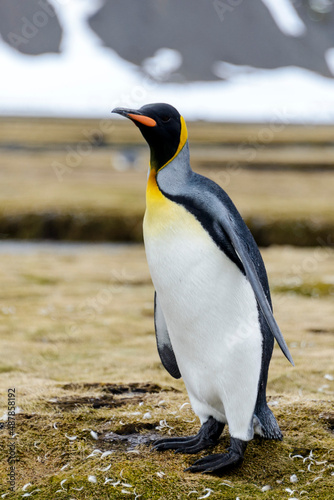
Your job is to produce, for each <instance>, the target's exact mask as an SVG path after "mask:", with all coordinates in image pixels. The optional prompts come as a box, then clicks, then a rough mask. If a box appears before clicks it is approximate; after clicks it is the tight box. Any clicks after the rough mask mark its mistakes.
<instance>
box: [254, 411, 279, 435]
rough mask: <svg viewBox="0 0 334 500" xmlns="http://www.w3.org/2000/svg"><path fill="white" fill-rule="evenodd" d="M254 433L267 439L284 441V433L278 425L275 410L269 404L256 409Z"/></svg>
mask: <svg viewBox="0 0 334 500" xmlns="http://www.w3.org/2000/svg"><path fill="white" fill-rule="evenodd" d="M253 424H254V433H255V434H258V435H259V436H261V437H264V438H266V439H277V440H279V441H282V439H283V434H282V432H281V429H280V428H279V426H278V423H277V421H276V418H275V417H274V414H273V412H272V411H271V410H270V408H268V406H267V404H263V405H261V407H260V408H257V409H256V413H255V414H254V419H253Z"/></svg>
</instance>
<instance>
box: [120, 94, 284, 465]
mask: <svg viewBox="0 0 334 500" xmlns="http://www.w3.org/2000/svg"><path fill="white" fill-rule="evenodd" d="M113 112H114V113H118V114H120V115H122V116H125V117H127V118H129V119H130V120H132V121H133V123H134V124H135V125H137V127H139V130H140V132H141V133H142V135H143V136H144V138H145V140H146V141H147V143H148V145H149V147H150V153H151V154H150V168H149V174H148V181H147V190H146V212H145V217H144V224H143V229H144V243H145V251H146V255H147V261H148V265H149V269H150V273H151V277H152V281H153V285H154V288H155V300H154V322H155V332H156V340H157V346H158V352H159V355H160V358H161V361H162V364H163V365H164V367H165V368H166V370H167V371H168V372H169V373H170V375H172V376H173V377H175V378H180V377H182V378H183V381H184V383H185V386H186V389H187V392H188V395H189V399H190V402H191V405H192V408H193V410H194V412H195V413H196V415H197V416H198V417H199V419H200V422H201V428H200V430H199V432H198V434H197V435H195V436H190V437H174V438H165V439H161V440H159V441H157V442H156V443H155V444H154V447H153V449H154V450H158V451H164V450H169V449H173V450H175V451H176V452H182V453H197V452H200V451H201V450H204V449H206V448H209V447H212V446H214V445H215V444H217V442H218V439H219V436H220V435H221V433H222V431H223V429H224V426H225V424H228V428H229V434H230V446H229V448H228V450H227V452H226V453H223V454H213V455H209V456H205V457H204V458H202V459H200V460H197V461H196V462H195V463H194V464H193V465H191V466H190V467H189V468H188V469H186V470H188V471H190V472H203V473H212V474H217V475H221V474H223V473H224V472H225V471H227V470H229V469H231V468H233V467H235V466H237V465H239V464H241V462H242V461H243V458H244V453H245V450H246V447H247V443H248V441H250V440H251V439H252V438H253V436H254V433H256V434H258V435H260V436H262V437H265V438H268V439H282V434H281V431H280V429H279V426H278V424H277V422H276V419H275V417H274V415H273V413H272V412H271V410H270V409H269V408H268V406H267V402H266V385H267V377H268V368H269V363H270V359H271V355H272V351H273V345H274V338H276V340H277V342H278V344H279V346H280V348H281V349H282V351H283V353H284V355H285V356H286V357H287V359H288V360H289V361H290V362H291V363H292V364H293V361H292V358H291V355H290V353H289V350H288V347H287V345H286V343H285V341H284V338H283V336H282V333H281V331H280V329H279V327H278V325H277V323H276V321H275V319H274V316H273V313H272V303H271V297H270V290H269V285H268V279H267V274H266V270H265V266H264V263H263V260H262V257H261V254H260V251H259V249H258V247H257V245H256V243H255V240H254V239H253V236H252V234H251V233H250V231H249V229H248V228H247V226H246V224H245V222H244V221H243V219H242V217H241V215H240V214H239V212H238V210H237V209H236V207H235V205H234V204H233V202H232V201H231V199H230V198H229V196H228V195H227V194H226V192H225V191H224V190H223V189H222V188H221V187H220V186H218V185H217V184H216V183H214V182H213V181H212V180H210V179H208V178H206V177H203V176H201V175H199V174H197V173H195V172H194V171H193V170H192V169H191V167H190V157H189V146H188V133H187V127H186V124H185V120H184V119H183V117H182V116H181V115H180V114H179V112H178V111H177V110H176V109H175V108H174V107H172V106H170V105H168V104H161V103H156V104H148V105H145V106H143V107H141V108H140V109H139V110H133V109H125V108H115V109H114V110H113Z"/></svg>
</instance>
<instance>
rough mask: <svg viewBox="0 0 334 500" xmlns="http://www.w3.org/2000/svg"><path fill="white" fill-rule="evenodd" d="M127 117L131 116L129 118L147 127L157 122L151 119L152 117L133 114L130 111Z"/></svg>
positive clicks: (153, 125)
mask: <svg viewBox="0 0 334 500" xmlns="http://www.w3.org/2000/svg"><path fill="white" fill-rule="evenodd" d="M128 117H129V118H131V120H134V121H136V122H139V123H142V124H143V125H146V126H147V127H155V126H156V124H157V122H156V121H155V120H153V118H150V117H149V116H143V115H134V114H132V113H129V114H128Z"/></svg>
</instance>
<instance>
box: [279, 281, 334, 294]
mask: <svg viewBox="0 0 334 500" xmlns="http://www.w3.org/2000/svg"><path fill="white" fill-rule="evenodd" d="M272 289H273V291H274V292H276V293H292V294H295V295H302V296H304V297H328V296H332V295H334V285H333V284H332V283H323V282H316V283H307V282H304V283H301V284H300V285H278V286H277V285H276V286H273V287H272Z"/></svg>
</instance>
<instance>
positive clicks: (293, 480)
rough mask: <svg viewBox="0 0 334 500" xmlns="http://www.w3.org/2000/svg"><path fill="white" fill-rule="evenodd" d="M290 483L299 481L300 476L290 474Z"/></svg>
mask: <svg viewBox="0 0 334 500" xmlns="http://www.w3.org/2000/svg"><path fill="white" fill-rule="evenodd" d="M290 483H298V477H297V476H296V474H292V476H290Z"/></svg>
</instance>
